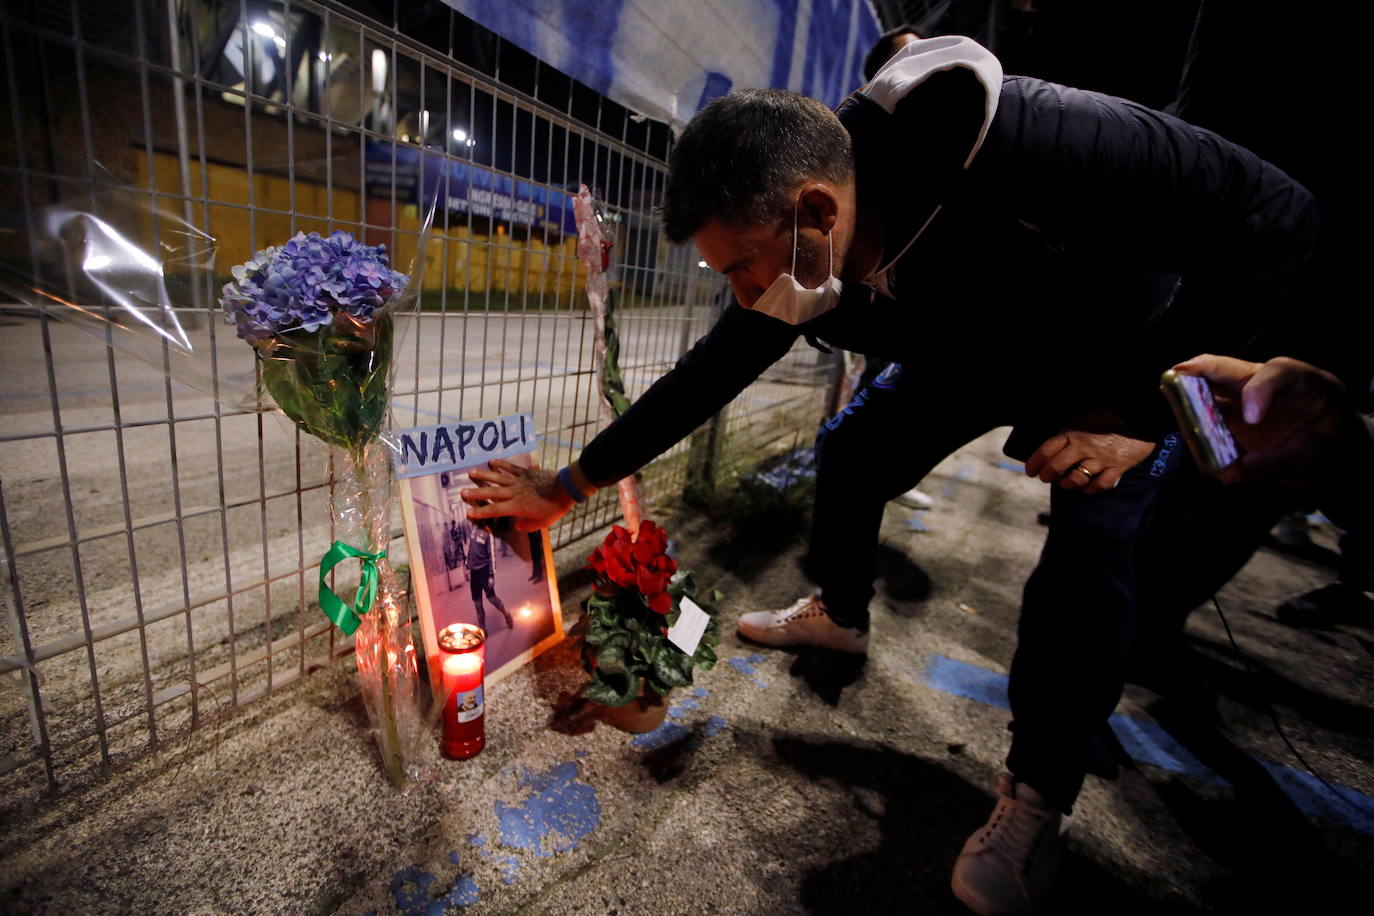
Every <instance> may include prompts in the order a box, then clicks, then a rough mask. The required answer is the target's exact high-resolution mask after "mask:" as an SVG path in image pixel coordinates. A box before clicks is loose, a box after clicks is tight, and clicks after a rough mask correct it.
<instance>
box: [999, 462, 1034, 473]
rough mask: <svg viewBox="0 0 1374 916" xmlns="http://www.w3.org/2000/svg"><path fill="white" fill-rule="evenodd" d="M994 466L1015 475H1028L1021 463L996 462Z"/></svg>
mask: <svg viewBox="0 0 1374 916" xmlns="http://www.w3.org/2000/svg"><path fill="white" fill-rule="evenodd" d="M993 464H994V465H996V466H997V467H999V468H1001V469H1002V470H1004V471H1011V472H1012V473H1013V474H1024V473H1026V466H1025V465H1024V464H1022V463H1021V462H1019V461H994V462H993Z"/></svg>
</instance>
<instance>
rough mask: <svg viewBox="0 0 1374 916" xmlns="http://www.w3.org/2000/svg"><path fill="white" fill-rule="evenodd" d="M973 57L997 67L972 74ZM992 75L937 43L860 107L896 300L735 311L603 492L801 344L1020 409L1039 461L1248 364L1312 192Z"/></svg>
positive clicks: (1295, 251) (619, 461) (1132, 118)
mask: <svg viewBox="0 0 1374 916" xmlns="http://www.w3.org/2000/svg"><path fill="white" fill-rule="evenodd" d="M932 42H940V43H942V45H941V47H938V48H935V49H934V50H937V51H941V52H943V54H944V58H945V62H946V65H936V66H933V67H928V68H927V69H926V70H925V71H922V70H921V68H920V65H919V64H912V63H911V61H910V59H909V55H910V56H919V51H920V49H921V46H923V45H926V46H928V45H931V44H932ZM951 42H967V43H968V44H967V45H962V46H958V47H952V46H951V44H950V43H951ZM970 46H971V47H970ZM912 49H917V52H916V53H913V52H912ZM951 52H962V53H963V54H964V56H965V57H968V58H970V59H972V60H973V61H975V63H974V64H973V65H961V64H958V63H955V64H952V65H950V64H948V59H949V56H950V53H951ZM955 56H956V57H958V54H957V53H956V54H955ZM988 60H991V57H990V55H987V52H986V51H984V50H983V49H981V48H979V47H978V46H977V45H976V44H973V43H972V42H971V41H969V40H968V39H951V38H945V39H933V40H931V41H928V42H915V43H913V44H911V45H908V46H907V50H906V51H904V52H903V54H902V55H899V57H898V58H894V61H893V62H892V63H889V64H888V66H887V67H885V68H884V70H883V72H881V73H880V74H879V75H878V77H877V78H875V80H874V81H873V83H872V84H870V85H869V86H868V87H866V88H865V90H863V91H861V92H859V93H856V94H855V95H854V96H852V97H851V98H850V99H849V100H848V101H847V102H846V103H845V104H844V105H842V106H841V107H840V109H839V111H838V114H839V117H840V119H841V121H842V123H844V125H845V127H846V128H847V129H848V131H849V133H850V136H851V138H852V139H853V141H854V148H855V170H856V176H857V186H858V193H859V197H860V207H861V208H864V207H870V208H875V209H876V210H877V212H879V213H880V214H881V218H882V223H883V235H884V239H885V244H884V252H885V253H884V260H885V261H886V260H887V259H888V258H889V257H891V256H893V255H895V254H897V252H898V251H901V252H902V253H901V255H900V257H899V258H897V260H896V262H895V263H894V264H892V265H891V268H890V272H889V273H888V274H887V277H886V279H887V280H888V287H889V289H890V291H891V292H892V293H893V298H887V297H885V296H880V295H876V294H875V293H874V292H873V291H872V290H871V289H869V288H868V287H867V286H864V285H863V284H856V283H850V282H846V284H845V288H844V295H843V296H842V299H841V303H840V305H839V306H838V307H837V308H835V309H834V310H833V311H831V312H828V313H826V314H825V315H822V316H820V317H819V318H817V319H815V320H813V321H812V322H810V323H808V324H806V325H803V326H802V327H801V328H796V327H792V326H790V325H787V324H785V323H783V322H781V321H778V320H776V319H773V318H770V317H768V316H764V315H759V314H757V313H753V312H749V311H747V310H745V309H743V308H741V307H740V306H739V305H737V304H736V305H731V306H730V307H728V308H727V309H726V310H725V312H724V314H723V315H722V317H721V319H720V320H719V322H718V323H717V324H716V326H715V327H714V328H713V329H712V330H711V331H710V332H709V333H708V334H707V335H706V336H705V337H703V338H702V339H701V340H700V341H698V343H697V344H696V346H695V347H693V348H692V350H691V351H689V352H688V353H687V354H686V355H684V356H683V357H682V359H681V360H679V362H678V364H677V366H676V367H675V368H674V369H673V370H672V371H671V372H669V373H668V374H667V375H665V376H664V377H663V378H662V379H660V380H659V381H658V382H657V383H655V384H654V385H653V386H652V387H651V388H650V389H649V391H648V392H646V393H645V395H644V396H643V397H641V398H640V399H639V401H638V402H636V403H635V404H634V405H633V407H632V408H631V409H630V410H629V411H628V412H627V413H626V414H625V415H624V416H623V417H622V418H621V419H620V420H619V421H617V422H616V423H614V424H613V425H612V426H611V427H609V428H608V429H606V430H605V431H603V432H602V433H601V434H600V435H599V436H597V438H596V439H595V440H593V441H592V442H591V443H590V444H588V446H587V447H586V449H585V450H584V451H583V453H582V456H581V465H582V469H583V471H584V472H585V473H586V474H587V476H588V477H589V478H590V479H591V480H593V481H594V482H596V483H598V484H607V483H610V482H611V481H614V480H617V479H619V478H620V477H623V476H626V475H628V474H630V473H632V472H634V471H635V470H636V469H638V468H639V467H641V466H642V465H644V464H646V463H647V462H648V461H650V460H652V459H653V458H654V457H655V456H657V455H659V454H661V453H662V452H663V451H665V450H667V449H668V448H669V447H671V446H672V445H673V444H674V443H676V442H677V441H679V440H680V439H682V438H683V437H685V436H686V435H687V434H689V433H690V432H691V431H692V430H693V429H695V428H696V427H697V426H698V425H700V424H701V423H702V422H704V421H705V420H706V419H708V418H709V417H710V416H711V415H712V414H714V413H715V412H716V411H718V410H719V409H720V408H722V407H723V406H724V405H725V404H727V403H729V401H730V400H731V399H733V398H734V397H735V396H736V395H737V394H738V393H739V392H740V391H742V390H743V389H744V388H745V387H746V386H747V385H748V384H749V383H750V382H752V381H754V380H755V379H756V378H758V376H759V375H760V374H761V373H762V372H763V371H764V370H765V369H766V368H768V366H770V365H771V364H772V363H773V362H775V361H776V360H777V359H779V358H780V357H781V356H782V355H783V354H784V353H786V352H787V350H788V349H789V348H790V347H791V346H792V344H793V343H794V342H795V341H796V338H797V336H798V334H807V335H809V336H812V337H815V338H819V339H821V340H823V341H825V342H827V343H830V344H832V345H834V346H838V347H841V348H844V349H848V350H852V351H855V352H858V353H864V354H866V355H869V356H876V357H881V358H885V359H888V360H892V361H895V362H900V363H903V364H904V365H905V366H907V367H908V368H910V367H912V366H913V365H919V366H920V367H921V369H922V370H924V371H927V372H929V373H931V375H932V377H934V378H939V377H941V376H942V375H946V376H948V377H949V379H950V382H951V384H950V385H949V386H948V387H947V388H946V389H945V390H944V391H942V392H939V393H938V394H936V395H933V396H939V397H943V398H950V397H964V398H1004V399H1006V401H1007V402H1008V404H1009V405H1011V407H1010V410H1009V414H1010V415H1012V416H1014V418H1015V422H1017V423H1018V425H1020V426H1021V427H1022V429H1023V431H1025V432H1026V433H1027V435H1025V436H1024V437H1023V438H1024V439H1025V441H1027V442H1033V443H1034V444H1038V443H1039V441H1040V439H1042V438H1043V437H1048V435H1050V434H1052V433H1053V432H1054V431H1055V430H1057V429H1058V428H1059V427H1060V426H1061V425H1062V424H1063V423H1064V422H1066V421H1067V420H1068V418H1070V417H1072V416H1073V415H1075V414H1077V413H1078V412H1080V411H1082V410H1084V409H1088V408H1094V407H1110V408H1111V409H1113V410H1114V411H1115V412H1116V413H1117V414H1118V415H1120V416H1121V417H1122V418H1124V419H1125V420H1126V421H1127V422H1128V423H1129V424H1130V425H1131V426H1132V427H1133V428H1134V429H1135V430H1137V431H1138V432H1139V433H1140V434H1141V435H1147V436H1154V435H1158V434H1159V433H1161V432H1163V431H1164V429H1166V428H1167V426H1168V423H1169V419H1168V412H1167V407H1166V406H1165V404H1164V402H1163V399H1162V398H1160V396H1159V395H1158V381H1159V374H1160V372H1162V371H1163V369H1165V368H1167V367H1168V366H1169V365H1172V364H1173V363H1174V362H1177V361H1179V360H1181V359H1184V358H1186V357H1189V356H1192V355H1194V354H1197V353H1200V352H1203V351H1210V352H1215V353H1232V354H1247V349H1246V348H1247V347H1248V346H1249V345H1250V344H1251V342H1252V341H1253V340H1254V338H1255V337H1256V336H1257V334H1258V332H1259V331H1260V330H1261V329H1262V327H1263V326H1264V324H1265V321H1266V315H1268V314H1270V313H1271V312H1272V311H1273V310H1274V309H1278V308H1285V307H1287V303H1288V301H1289V299H1290V296H1291V294H1292V291H1293V286H1294V282H1295V278H1296V277H1297V276H1298V274H1299V272H1300V269H1301V268H1302V266H1303V264H1304V263H1305V262H1306V261H1307V259H1308V258H1309V257H1310V254H1311V250H1312V246H1313V244H1314V241H1315V235H1316V223H1317V216H1316V208H1315V204H1314V202H1313V200H1312V197H1311V195H1310V194H1308V193H1307V191H1306V190H1305V189H1303V188H1302V186H1301V185H1298V184H1297V183H1295V182H1294V181H1292V180H1291V179H1290V178H1288V177H1287V176H1286V175H1284V174H1283V172H1281V171H1279V170H1278V169H1276V168H1275V167H1273V166H1271V165H1269V164H1268V163H1266V162H1264V161H1263V160H1261V159H1259V158H1258V157H1256V156H1254V155H1253V154H1251V153H1249V152H1248V151H1246V150H1244V149H1242V148H1241V147H1238V146H1236V145H1235V144H1232V143H1230V142H1228V141H1226V140H1225V139H1223V138H1221V137H1219V136H1217V135H1216V134H1213V133H1210V132H1208V131H1205V130H1202V129H1199V128H1196V127H1193V126H1191V125H1189V124H1186V123H1184V122H1183V121H1180V120H1178V119H1176V118H1173V117H1170V116H1168V115H1165V114H1161V113H1160V112H1156V111H1152V110H1150V109H1147V108H1144V107H1142V106H1139V105H1136V104H1134V103H1132V102H1128V101H1124V100H1122V99H1116V98H1111V97H1108V96H1102V95H1098V94H1096V93H1091V92H1083V91H1080V90H1076V89H1070V88H1067V87H1065V86H1060V85H1057V84H1054V83H1048V82H1045V81H1043V80H1037V79H1031V78H1028V77H1018V76H1009V77H1001V74H1000V69H998V68H997V66H996V63H995V61H992V63H991V65H989V64H988V63H987V61H988ZM903 61H906V65H905V69H904V70H903V67H902V66H901V65H902V62H903ZM894 64H895V65H897V66H896V67H895V70H896V71H897V72H895V73H893V72H891V71H893V70H894ZM913 74H914V75H913ZM885 79H886V80H887V82H886V83H885V82H884V80H885ZM990 86H999V87H1000V92H999V93H998V95H997V97H996V98H995V99H990V98H989V91H991V90H990V89H989V87H990ZM994 102H995V104H994ZM994 111H995V113H994ZM970 160H971V161H970ZM932 214H933V218H932ZM922 227H925V228H924V231H922ZM918 235H919V237H916V236H918ZM891 240H896V242H895V243H894V242H893V241H891ZM913 242H914V243H913ZM884 266H886V264H884ZM1247 355H1253V356H1261V355H1264V354H1260V353H1253V352H1250V353H1248V354H1247ZM989 380H990V381H991V382H992V383H993V384H992V385H991V387H989V385H988V384H987V382H988V381H989ZM920 420H921V418H920V417H913V418H912V422H913V425H914V426H917V427H919V423H920ZM1031 447H1033V445H1032V446H1031ZM1020 451H1021V452H1022V454H1020V455H1018V457H1024V452H1025V451H1026V449H1021V450H1020Z"/></svg>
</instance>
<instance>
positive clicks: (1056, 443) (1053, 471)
mask: <svg viewBox="0 0 1374 916" xmlns="http://www.w3.org/2000/svg"><path fill="white" fill-rule="evenodd" d="M1154 450H1155V445H1154V443H1153V442H1144V441H1142V440H1140V439H1132V438H1131V437H1129V436H1123V435H1121V434H1120V433H1093V432H1085V431H1083V430H1078V429H1069V430H1065V431H1064V432H1062V433H1060V434H1059V435H1057V436H1052V437H1051V438H1049V439H1048V440H1046V442H1045V444H1044V445H1042V446H1040V448H1038V449H1036V450H1035V454H1033V455H1031V456H1030V458H1029V459H1027V460H1026V476H1028V477H1039V478H1040V479H1041V480H1043V481H1045V483H1054V482H1056V481H1058V483H1059V485H1060V486H1061V487H1063V488H1064V489H1066V490H1081V491H1083V492H1084V493H1087V494H1093V493H1101V492H1103V491H1104V490H1110V489H1111V488H1112V487H1114V486H1116V485H1117V483H1119V482H1120V480H1121V475H1122V474H1124V473H1126V472H1127V471H1129V470H1130V469H1131V468H1133V467H1135V466H1136V465H1137V464H1140V462H1142V461H1144V460H1145V459H1146V458H1148V457H1149V456H1150V453H1151V452H1153V451H1154Z"/></svg>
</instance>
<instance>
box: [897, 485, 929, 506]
mask: <svg viewBox="0 0 1374 916" xmlns="http://www.w3.org/2000/svg"><path fill="white" fill-rule="evenodd" d="M897 502H899V503H901V504H902V505H904V506H910V507H911V508H912V509H929V508H930V507H931V506H933V505H935V500H933V499H931V498H930V497H929V496H927V495H925V494H924V493H922V492H921V491H920V490H918V489H916V488H915V487H912V488H911V489H910V490H907V491H906V492H905V493H903V494H902V495H901V496H898V497H897Z"/></svg>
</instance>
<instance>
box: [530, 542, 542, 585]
mask: <svg viewBox="0 0 1374 916" xmlns="http://www.w3.org/2000/svg"><path fill="white" fill-rule="evenodd" d="M529 542H530V581H531V582H542V581H544V536H543V535H542V534H540V533H539V532H538V531H531V532H530V533H529Z"/></svg>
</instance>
